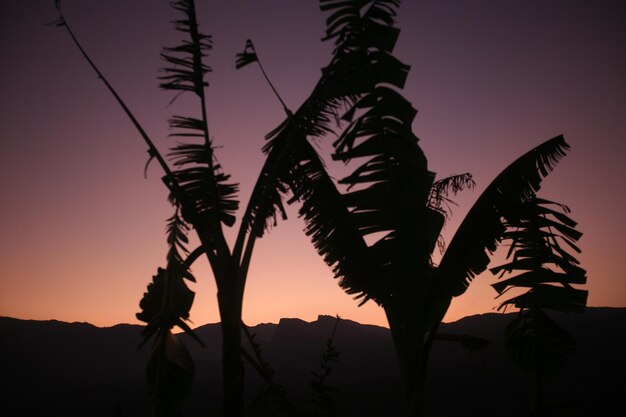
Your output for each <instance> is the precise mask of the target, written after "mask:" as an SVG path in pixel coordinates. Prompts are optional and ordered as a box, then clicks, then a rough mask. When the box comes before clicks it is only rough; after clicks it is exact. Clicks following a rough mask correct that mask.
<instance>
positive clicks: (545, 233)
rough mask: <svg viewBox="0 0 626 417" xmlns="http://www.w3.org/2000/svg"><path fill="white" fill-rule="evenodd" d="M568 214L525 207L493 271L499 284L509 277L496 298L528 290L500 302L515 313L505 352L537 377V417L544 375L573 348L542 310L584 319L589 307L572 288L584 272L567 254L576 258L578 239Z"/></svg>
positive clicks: (542, 204)
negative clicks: (502, 260) (503, 259)
mask: <svg viewBox="0 0 626 417" xmlns="http://www.w3.org/2000/svg"><path fill="white" fill-rule="evenodd" d="M566 213H569V209H568V208H567V207H566V206H564V205H562V204H558V203H554V202H551V201H548V200H543V199H540V198H532V199H530V200H529V201H527V202H525V203H524V204H523V205H522V206H521V207H520V216H519V218H518V219H517V220H516V221H515V222H512V223H509V224H507V231H506V233H505V239H506V240H507V241H508V242H510V249H509V252H508V255H507V258H508V259H510V261H509V262H507V263H505V264H503V265H499V266H497V267H494V268H491V272H492V273H494V274H499V278H502V277H504V276H509V277H508V278H507V279H505V280H503V281H500V282H497V283H495V284H493V285H492V286H493V288H494V289H495V290H496V291H497V292H498V294H499V296H502V295H504V294H505V293H507V292H508V291H510V290H513V291H514V292H515V290H519V289H527V290H526V292H524V293H521V294H517V295H515V296H513V297H511V298H509V299H507V300H506V301H504V302H503V303H502V304H501V306H500V308H506V307H509V306H512V307H515V308H518V309H519V315H518V316H517V317H516V318H515V319H514V320H513V321H512V322H511V323H510V324H509V325H508V326H507V328H506V330H505V347H506V350H507V352H508V353H509V356H511V358H512V359H513V361H514V362H515V363H516V364H517V365H518V366H519V367H521V368H522V369H524V370H526V371H532V372H534V373H535V376H536V406H535V410H536V415H541V413H542V408H543V405H544V402H543V392H542V385H543V383H542V382H543V381H542V380H543V375H544V373H551V372H555V371H558V370H559V369H561V368H562V367H563V366H564V365H565V362H566V359H567V355H568V354H569V353H571V352H572V351H573V349H574V346H575V344H574V341H573V339H572V338H571V336H570V335H569V334H568V333H567V332H566V331H565V330H564V329H563V328H562V327H561V326H559V325H558V323H557V322H555V321H554V320H553V319H552V318H550V316H548V314H547V313H546V312H545V311H544V310H556V311H560V312H566V313H582V312H584V310H585V306H586V304H587V291H585V290H581V289H578V288H575V287H574V286H575V285H580V284H585V282H586V271H585V270H584V269H583V268H581V267H580V266H579V262H578V260H577V259H576V257H575V256H573V255H572V254H571V253H570V251H571V250H573V251H574V252H576V253H580V249H579V248H578V246H576V241H577V240H578V239H579V238H580V236H581V235H582V234H581V233H580V232H578V231H577V230H576V229H575V227H576V222H575V221H573V220H572V219H571V218H570V217H569V216H567V214H566ZM515 273H517V274H516V275H513V276H511V274H515Z"/></svg>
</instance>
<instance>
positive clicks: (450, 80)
mask: <svg viewBox="0 0 626 417" xmlns="http://www.w3.org/2000/svg"><path fill="white" fill-rule="evenodd" d="M197 3H198V8H199V20H200V22H201V24H202V30H203V31H204V32H206V33H209V34H212V35H213V39H214V43H215V48H214V51H213V53H212V54H211V56H210V57H209V59H208V61H207V63H208V64H209V65H210V66H211V67H212V68H213V73H211V74H209V77H208V81H209V83H210V87H209V89H208V90H207V95H208V100H209V109H208V118H209V124H210V126H209V127H210V131H211V134H212V136H213V137H214V141H215V143H216V144H217V145H218V146H219V149H218V150H217V157H218V158H219V160H220V162H221V164H222V166H223V167H224V170H225V171H226V172H227V173H230V174H231V175H232V178H233V179H234V180H235V181H237V182H239V183H240V186H241V191H240V199H241V205H242V206H244V207H245V204H246V202H247V198H248V196H249V193H250V190H251V187H252V185H253V184H254V181H255V180H256V177H257V174H258V172H259V169H260V167H261V165H262V163H263V155H262V153H261V151H260V148H261V147H262V146H263V144H264V139H263V137H264V135H265V134H266V133H267V132H269V131H270V130H271V129H273V128H274V127H276V126H277V125H278V124H279V123H280V122H281V121H282V119H283V116H284V113H283V111H282V108H281V106H280V104H279V103H278V102H277V101H276V99H275V98H274V97H273V95H272V92H271V90H270V89H269V88H268V87H267V85H266V84H265V82H264V80H263V78H262V75H261V74H260V72H259V71H258V70H257V69H256V68H255V67H252V66H251V67H246V68H244V69H242V70H240V71H236V70H235V68H234V59H235V54H236V53H237V52H240V51H241V50H242V49H243V46H244V44H245V41H246V39H247V38H251V39H252V40H253V41H254V43H255V45H256V47H257V51H258V52H259V55H260V57H261V59H262V60H263V64H264V66H265V68H266V70H267V71H268V73H269V75H270V77H271V78H272V80H273V82H274V84H275V86H276V88H277V89H278V90H279V92H280V93H281V95H282V96H283V98H284V99H285V101H286V102H287V105H288V106H290V107H291V108H294V109H295V108H297V107H298V106H299V105H300V103H301V102H302V101H303V100H304V99H305V98H306V97H307V96H308V94H309V92H310V91H311V89H312V88H313V86H314V84H315V82H316V81H317V80H318V78H319V75H320V68H321V67H323V66H325V65H326V64H327V63H328V62H329V60H330V56H331V49H332V45H330V44H328V43H322V42H320V39H321V38H322V36H323V34H324V28H325V23H324V19H325V16H324V15H323V14H322V13H321V12H320V11H319V9H318V3H317V1H316V0H281V1H277V0H263V1H258V0H257V1H253V0H246V1H244V0H235V1H215V0H213V1H201V0H197ZM63 4H64V10H65V14H66V17H67V19H68V21H69V22H70V23H71V25H72V27H73V29H74V31H75V33H76V35H77V36H78V37H79V39H80V40H81V42H82V43H83V46H84V47H85V48H86V49H87V50H88V52H89V53H90V54H91V56H92V58H93V59H94V61H95V62H96V64H97V65H99V67H100V69H101V70H102V71H103V72H104V74H105V75H106V76H107V77H108V78H109V81H110V82H111V83H112V84H113V85H114V86H115V87H116V88H117V90H118V92H119V93H120V94H121V95H122V97H123V98H124V99H125V100H126V102H127V104H128V105H129V107H130V108H131V109H132V110H133V111H134V112H135V114H136V116H137V117H138V119H139V120H140V121H141V122H142V123H143V125H144V127H145V128H146V130H147V131H148V133H149V134H150V135H151V136H152V137H153V138H154V139H155V141H156V142H157V143H158V145H159V147H160V148H161V149H162V150H166V149H167V146H168V143H171V142H170V141H171V139H170V140H168V139H167V134H168V133H169V132H168V127H167V122H166V121H167V118H168V117H169V116H170V115H172V114H186V113H189V112H187V111H186V109H187V107H186V106H188V105H190V104H191V103H192V102H191V101H189V100H185V99H182V100H180V101H177V102H175V103H174V104H173V105H172V106H170V107H169V108H167V104H168V102H169V101H170V99H171V98H172V94H171V93H168V92H163V91H161V90H159V89H158V88H157V85H158V83H157V79H156V77H157V75H158V71H157V70H158V68H159V67H161V66H162V65H163V62H162V61H161V59H160V57H159V52H160V51H161V48H162V47H163V46H172V45H175V44H176V43H177V42H178V41H179V37H180V35H179V34H178V33H176V32H174V31H173V29H172V25H171V24H170V23H169V22H170V20H172V19H174V18H176V17H177V15H176V13H175V12H174V11H173V10H171V9H170V7H169V6H168V2H167V1H165V0H159V1H156V0H132V1H128V0H126V1H123V0H108V1H96V0H80V1H79V0H64V1H63ZM55 19H56V11H55V9H54V2H53V1H52V0H22V1H17V0H0V51H1V53H2V65H1V66H0V91H1V94H0V100H1V103H0V106H1V112H0V191H1V194H2V204H1V206H0V230H1V231H2V232H1V233H0V315H2V316H12V317H17V318H24V319H58V320H64V321H87V322H91V323H93V324H96V325H99V326H109V325H113V324H116V323H120V322H127V323H137V320H136V319H135V313H136V312H137V311H138V310H139V308H138V303H139V300H140V298H141V296H142V294H143V292H144V291H145V288H146V285H147V284H148V282H149V281H150V279H151V277H152V275H153V274H154V273H155V272H156V268H157V266H164V265H165V253H166V243H165V235H164V227H165V219H166V218H167V217H169V216H170V215H171V214H172V208H171V206H170V205H169V203H168V202H167V200H166V196H167V192H166V189H165V187H164V186H163V184H162V183H161V181H160V177H161V175H162V172H161V171H160V168H159V167H158V166H157V164H152V165H151V166H150V168H149V170H148V178H147V179H144V177H143V168H144V165H145V163H146V160H147V153H146V148H145V145H144V143H143V142H142V140H141V138H140V137H139V135H138V134H137V133H136V131H135V130H134V128H133V126H132V125H131V123H130V122H129V121H128V119H127V118H126V116H125V115H124V114H123V112H122V111H121V109H120V108H119V106H118V105H117V104H116V102H115V101H114V99H113V98H112V97H111V95H110V94H109V92H108V91H107V90H106V89H105V88H104V86H103V85H102V83H101V82H100V81H99V80H98V79H97V77H96V76H95V75H94V73H93V72H92V70H91V69H90V68H89V66H88V65H87V63H86V61H85V60H84V59H83V58H82V57H81V56H80V54H79V52H78V51H77V50H76V48H75V47H74V45H73V44H72V43H71V41H70V38H69V37H68V35H67V33H66V32H65V31H64V30H63V29H62V28H58V27H55V26H46V25H44V24H45V23H49V22H51V21H54V20H55ZM625 21H626V2H624V1H623V0H596V1H582V0H544V1H536V2H519V1H512V0H473V1H462V0H450V1H441V0H407V1H405V2H404V4H403V5H402V6H401V8H400V12H399V16H398V26H399V27H400V29H401V30H402V32H401V34H400V39H399V42H398V45H397V48H396V50H395V55H396V56H397V57H398V58H399V59H401V60H402V61H403V62H405V63H407V64H409V65H411V67H412V69H411V73H410V75H409V80H408V82H407V85H406V88H405V90H404V95H405V96H406V97H407V98H408V99H409V100H410V101H411V102H412V103H413V105H414V107H415V108H416V109H418V111H419V113H418V116H417V118H416V120H415V122H414V125H413V128H414V132H415V133H416V134H417V136H419V137H420V138H421V141H420V145H421V146H422V148H423V149H424V151H425V153H426V156H427V157H428V160H429V168H430V169H431V170H432V171H435V172H437V174H438V175H439V176H448V175H452V174H458V173H463V172H471V173H473V175H474V178H475V180H476V183H477V187H476V189H475V190H473V191H466V192H464V193H463V194H462V195H460V196H458V198H456V201H457V203H458V204H459V206H458V207H455V209H454V212H453V219H452V221H450V222H449V223H448V224H447V227H446V229H445V230H444V237H445V239H446V241H448V242H449V241H450V239H451V237H452V236H453V233H454V231H455V230H456V228H457V226H458V225H459V223H460V221H461V220H462V218H463V217H464V216H465V214H466V213H467V211H468V210H469V209H470V207H471V205H472V204H473V202H474V201H475V200H476V198H478V196H479V195H480V193H481V192H482V190H483V189H484V187H486V186H487V185H488V184H489V182H490V181H491V180H492V179H493V178H494V177H495V176H496V175H497V174H498V173H499V172H500V171H501V170H502V169H503V168H505V167H506V166H507V165H508V164H509V163H510V162H512V161H513V160H514V159H516V158H517V157H518V156H520V155H521V154H523V153H525V152H526V151H528V150H529V149H531V148H532V147H534V146H536V145H538V144H539V143H541V142H543V141H545V140H547V139H549V138H551V137H554V136H556V135H558V134H564V135H565V138H566V140H567V141H568V142H569V144H570V145H571V146H572V150H571V152H570V154H569V155H568V156H567V157H566V158H565V159H564V160H563V161H562V162H561V163H560V164H559V165H558V166H557V169H556V171H555V172H554V173H553V174H551V175H550V176H549V177H548V178H547V179H546V180H545V182H544V187H543V188H542V190H541V195H542V196H544V197H546V198H548V199H551V200H556V201H559V202H562V203H565V204H567V205H568V206H569V207H570V208H571V209H572V213H571V216H572V217H573V218H574V219H575V220H577V221H578V222H579V225H578V228H579V230H581V231H582V232H583V233H584V235H583V237H582V239H581V240H580V242H579V243H580V247H581V248H582V250H583V253H582V254H581V255H580V256H579V259H580V261H581V263H582V265H583V267H584V268H586V269H587V271H588V285H587V286H586V288H587V289H588V290H589V292H590V295H589V303H588V304H589V305H590V306H622V307H623V306H626V276H625V275H624V271H625V270H626V255H625V253H624V249H625V248H626V219H625V217H624V216H625V215H626V210H625V209H626V186H625V185H624V184H625V183H626V24H625V23H624V22H625ZM331 139H332V138H328V139H327V140H326V142H330V140H331ZM326 142H320V144H319V146H320V149H321V150H322V153H324V150H325V149H326V146H327V143H326ZM326 155H327V154H326ZM326 160H327V162H328V164H329V169H331V171H332V172H336V173H337V174H336V177H340V176H341V172H345V171H341V170H336V168H337V167H336V166H335V165H334V164H333V162H332V161H330V158H328V157H327V158H326ZM296 210H297V207H295V206H294V207H290V209H289V214H290V216H289V217H290V218H289V220H288V221H287V222H281V223H279V225H278V226H277V227H276V228H275V229H273V230H272V231H271V233H270V234H269V235H267V236H266V237H264V238H263V239H262V240H261V241H259V243H258V244H257V248H256V253H255V254H254V256H253V260H252V266H251V270H250V274H249V277H248V285H247V289H246V297H245V300H244V320H245V321H246V322H247V323H248V324H256V323H259V322H277V321H278V320H279V319H280V318H281V317H300V318H302V319H305V320H308V321H310V320H314V319H315V318H316V317H317V315H318V314H331V315H335V314H339V315H340V316H342V317H344V318H348V319H352V320H356V321H359V322H362V323H371V324H378V325H385V324H386V323H385V318H384V314H383V312H382V310H381V309H380V308H378V307H377V306H376V305H375V304H374V303H372V302H370V303H368V304H366V305H365V306H364V307H360V308H358V307H357V303H356V302H354V301H353V300H352V299H351V298H350V296H348V295H346V294H344V293H343V291H342V290H341V289H340V288H339V287H338V285H337V282H336V281H335V280H334V279H333V278H332V274H331V272H330V270H329V269H328V268H327V266H326V265H325V264H324V263H323V262H322V260H321V258H320V257H319V256H318V255H317V254H316V253H315V251H314V249H313V247H312V245H311V244H310V242H309V241H308V239H307V237H306V236H305V235H304V234H303V233H302V226H303V224H302V221H301V220H300V219H298V218H297V211H296ZM236 227H237V225H236ZM235 230H236V229H235ZM233 235H234V232H233V231H230V232H229V237H231V238H232V237H233ZM231 242H232V240H231ZM494 265H495V264H494ZM193 271H194V273H195V275H196V277H198V279H199V282H198V283H197V284H195V285H193V286H192V289H193V290H194V291H195V292H196V302H195V304H194V307H193V309H192V311H191V319H192V320H193V322H194V323H195V324H196V325H199V324H204V323H208V322H217V321H219V317H218V313H217V304H216V299H215V291H216V290H215V285H214V282H213V277H212V275H211V273H210V270H209V268H208V263H207V262H206V259H205V258H202V259H200V260H199V261H198V262H197V263H196V264H195V265H194V266H193ZM493 282H494V277H493V276H491V274H490V273H488V272H487V273H485V274H483V275H481V276H480V277H478V278H477V279H476V281H475V282H474V283H473V284H472V285H471V287H470V289H469V290H468V292H467V293H466V294H465V295H463V296H461V297H460V298H457V299H455V300H454V301H453V304H452V306H451V308H450V311H449V313H448V315H447V317H446V319H445V320H446V321H451V320H456V319H459V318H461V317H463V316H466V315H469V314H477V313H484V312H491V311H493V310H494V308H495V307H497V306H498V304H499V303H498V300H495V299H494V297H495V295H496V293H495V291H493V289H492V288H491V287H490V286H489V285H490V284H491V283H493Z"/></svg>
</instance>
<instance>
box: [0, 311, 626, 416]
mask: <svg viewBox="0 0 626 417" xmlns="http://www.w3.org/2000/svg"><path fill="white" fill-rule="evenodd" d="M556 316H557V317H556V319H557V320H558V321H559V322H560V323H562V324H563V327H565V328H566V329H567V330H568V331H569V332H570V333H571V334H572V335H573V337H574V338H575V340H576V342H577V345H578V346H577V350H576V352H575V353H574V354H573V356H572V357H571V358H570V360H569V364H568V366H567V368H566V369H565V370H564V371H563V372H562V373H561V374H559V376H557V377H556V378H552V379H549V380H548V381H547V383H546V398H547V400H548V401H552V402H556V403H559V404H558V405H559V407H558V408H554V409H551V410H550V412H551V414H550V415H554V416H577V415H580V416H582V415H611V413H612V411H613V410H619V409H621V408H622V407H621V396H622V395H623V393H624V392H626V358H625V357H624V355H623V352H624V350H625V348H626V308H588V309H587V312H586V313H585V314H584V315H563V314H560V315H556ZM511 318H512V315H511V314H495V313H494V314H483V315H478V316H471V317H466V318H464V319H462V320H459V321H457V322H454V323H449V324H444V325H442V328H441V332H445V333H453V334H471V335H473V336H479V337H483V338H486V339H489V340H491V342H492V343H491V344H490V345H489V346H487V347H486V348H484V349H482V350H480V351H478V352H474V353H470V352H469V351H468V350H466V349H464V348H463V347H462V346H461V345H460V344H459V343H457V342H449V341H437V342H435V346H434V349H433V352H432V358H431V362H430V364H429V370H428V383H427V387H428V388H427V399H428V400H427V404H426V408H427V415H431V416H456V415H465V416H467V415H469V416H473V415H476V416H479V415H480V416H500V415H507V416H527V415H528V412H527V405H528V404H529V398H531V397H532V394H531V393H530V392H529V389H530V388H529V387H530V385H529V380H528V378H529V377H527V376H526V375H525V374H524V373H523V372H522V371H520V370H519V369H517V368H516V367H515V366H514V365H513V364H512V363H511V362H510V361H509V359H508V357H506V354H505V352H504V349H503V346H502V331H503V328H504V326H505V325H506V324H507V323H508V322H509V321H510V320H511ZM334 324H335V319H334V318H333V317H330V316H320V317H319V318H318V319H317V320H316V321H314V322H311V323H307V322H305V321H303V320H299V319H282V320H281V321H280V322H279V323H278V324H259V325H257V326H253V327H251V330H252V332H254V333H255V334H256V340H257V342H258V343H259V344H260V345H261V346H262V348H263V354H264V358H265V360H266V361H267V362H268V363H270V365H271V366H272V367H273V368H274V370H275V372H276V380H277V382H279V383H281V384H282V385H283V386H284V387H285V389H286V390H287V393H288V395H289V398H290V399H291V400H292V401H293V402H294V403H295V404H298V403H300V402H302V401H304V400H305V399H306V398H307V396H308V395H310V394H311V392H310V390H309V381H310V379H311V371H315V370H317V369H319V363H320V360H321V356H322V353H323V351H324V349H325V344H326V340H327V339H328V337H329V336H330V334H331V331H332V328H333V326H334ZM140 330H141V326H135V325H117V326H113V327H109V328H98V327H95V326H93V325H90V324H87V323H64V322H59V321H55V320H50V321H33V320H19V319H13V318H8V317H0V334H1V335H2V343H1V344H0V369H2V373H3V386H4V387H3V389H2V390H0V393H1V394H0V396H1V402H0V404H2V405H1V406H0V407H2V408H1V409H0V411H1V414H2V415H10V416H51V417H52V416H85V415H90V416H114V415H124V416H142V415H146V409H147V407H146V404H147V396H146V388H145V383H144V367H145V363H146V361H147V358H148V353H149V352H148V349H142V350H140V351H138V350H137V346H138V343H139V341H140V340H141V339H140V335H139V332H140ZM196 332H197V334H198V335H199V336H200V338H201V339H202V340H203V341H204V342H205V343H206V345H207V346H206V347H205V348H202V347H200V346H199V345H198V344H197V343H195V342H194V341H192V340H190V339H189V338H188V337H187V336H185V335H181V337H182V339H183V340H184V343H185V344H186V345H187V346H188V347H189V349H190V351H191V354H192V356H193V357H194V360H195V362H196V369H197V371H196V380H195V384H194V388H193V390H192V393H191V395H190V397H189V399H188V401H187V402H186V404H185V409H184V414H183V415H185V416H200V415H203V416H206V415H213V414H215V413H216V412H218V411H219V407H220V401H219V399H220V396H221V392H220V390H221V388H220V384H221V367H220V346H221V333H220V331H219V324H207V325H204V326H200V327H198V328H197V329H196ZM335 344H336V347H337V349H338V350H339V351H340V352H341V355H340V357H339V361H338V362H337V363H336V364H334V365H333V373H332V375H331V376H330V378H329V380H328V383H329V384H331V385H333V386H334V387H336V399H337V400H338V402H339V407H340V410H339V411H340V412H339V414H338V415H340V416H393V415H400V412H401V410H402V398H403V396H402V393H401V385H400V382H399V372H398V370H397V365H396V362H395V361H396V359H395V356H394V353H393V345H392V341H391V337H390V335H389V331H388V330H387V329H386V328H383V327H378V326H371V325H362V324H359V323H356V322H353V321H350V320H341V322H340V323H339V325H338V327H337V332H336V338H335ZM246 377H247V378H248V383H247V391H248V396H249V398H250V399H252V398H253V397H254V396H255V394H256V392H257V391H258V390H259V389H260V387H261V379H260V378H259V377H258V376H257V375H256V374H255V373H254V371H253V370H252V369H251V368H250V367H247V368H246Z"/></svg>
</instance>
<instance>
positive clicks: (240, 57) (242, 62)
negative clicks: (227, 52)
mask: <svg viewBox="0 0 626 417" xmlns="http://www.w3.org/2000/svg"><path fill="white" fill-rule="evenodd" d="M257 61H258V57H257V55H256V51H255V50H254V44H253V43H252V41H251V40H250V39H248V40H246V46H245V48H244V50H243V52H240V53H238V54H237V61H236V62H235V69H240V68H243V67H245V66H246V65H248V64H251V63H253V62H257Z"/></svg>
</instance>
